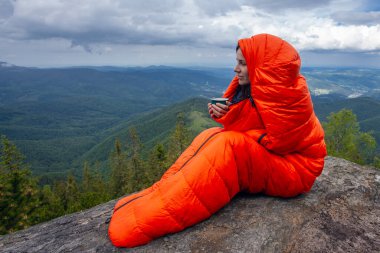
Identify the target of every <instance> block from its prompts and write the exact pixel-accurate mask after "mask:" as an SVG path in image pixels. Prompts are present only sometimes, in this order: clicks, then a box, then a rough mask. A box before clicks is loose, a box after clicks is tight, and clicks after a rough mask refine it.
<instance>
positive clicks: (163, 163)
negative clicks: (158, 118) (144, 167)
mask: <svg viewBox="0 0 380 253" xmlns="http://www.w3.org/2000/svg"><path fill="white" fill-rule="evenodd" d="M167 162H168V157H167V152H166V151H165V148H164V145H162V143H158V144H157V145H156V146H154V147H153V149H152V150H151V152H150V155H149V166H148V175H147V176H148V179H149V185H151V184H153V183H154V182H156V181H157V180H159V179H160V177H161V176H162V174H163V173H164V172H165V170H166V169H167V167H168V163H167Z"/></svg>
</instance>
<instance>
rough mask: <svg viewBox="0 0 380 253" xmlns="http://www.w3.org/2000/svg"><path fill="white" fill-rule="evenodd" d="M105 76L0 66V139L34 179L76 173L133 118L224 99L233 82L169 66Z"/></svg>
mask: <svg viewBox="0 0 380 253" xmlns="http://www.w3.org/2000/svg"><path fill="white" fill-rule="evenodd" d="M106 70H107V71H106ZM106 70H95V69H85V68H73V69H32V68H21V67H0V133H1V134H5V135H6V136H8V137H9V138H10V139H11V140H13V141H14V142H15V143H16V144H17V146H18V147H19V148H20V149H21V150H22V152H23V153H24V154H25V155H26V157H27V161H28V162H29V163H30V164H31V166H32V169H33V172H34V173H37V174H43V173H56V172H61V171H67V170H68V169H72V168H73V167H75V165H73V162H74V161H75V160H77V159H78V158H79V157H80V156H82V155H83V154H84V153H86V152H87V151H88V150H90V149H91V148H93V147H94V146H95V145H97V144H99V143H100V142H102V141H103V139H105V138H107V137H109V135H110V134H112V133H113V129H114V128H115V127H117V125H118V124H122V123H124V122H126V121H128V120H129V119H130V117H132V116H134V115H138V114H139V113H142V112H147V111H150V110H155V109H157V108H161V107H164V106H167V105H169V104H172V103H175V102H179V101H184V100H186V99H188V98H191V97H201V96H203V97H212V96H215V95H220V94H221V93H222V90H223V88H224V87H225V86H226V85H227V83H228V82H229V80H227V79H223V78H219V77H216V76H214V75H211V74H209V73H208V72H207V71H199V70H187V69H176V68H169V67H150V68H130V69H122V71H121V70H119V69H116V70H117V71H116V70H115V69H112V71H109V70H108V69H106ZM77 168H78V167H77Z"/></svg>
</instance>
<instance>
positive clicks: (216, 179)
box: [109, 34, 326, 247]
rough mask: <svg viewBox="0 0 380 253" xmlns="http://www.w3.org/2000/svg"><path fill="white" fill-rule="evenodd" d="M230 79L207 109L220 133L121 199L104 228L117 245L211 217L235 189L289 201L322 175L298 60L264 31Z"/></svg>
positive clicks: (244, 48) (242, 50) (245, 48)
mask: <svg viewBox="0 0 380 253" xmlns="http://www.w3.org/2000/svg"><path fill="white" fill-rule="evenodd" d="M236 58H237V66H236V67H235V69H234V70H235V72H236V76H235V77H234V79H233V80H232V82H231V84H230V85H229V87H228V88H227V90H226V92H225V94H224V97H226V98H228V99H229V101H230V102H229V103H228V104H227V105H222V104H217V105H211V104H209V105H208V108H209V113H210V115H211V117H212V118H214V119H215V120H216V121H217V122H219V123H221V124H222V125H223V128H219V127H216V128H211V129H208V130H205V131H203V132H202V133H201V134H199V135H198V136H197V137H196V138H195V139H194V141H193V142H192V144H191V145H190V146H189V147H188V148H187V149H186V150H185V152H184V153H183V154H181V156H180V157H179V158H178V160H177V161H176V162H175V163H174V164H173V165H172V166H171V167H170V168H169V169H168V171H166V172H165V174H164V175H163V176H162V178H161V180H160V181H158V182H157V183H155V184H154V185H152V186H151V187H150V188H148V189H145V190H143V191H141V192H139V193H136V194H133V195H130V196H127V197H125V198H122V199H121V200H119V201H118V202H117V204H116V206H115V209H114V213H113V216H112V219H111V222H110V226H109V237H110V239H111V241H112V243H113V244H114V245H115V246H118V247H134V246H138V245H142V244H146V243H148V242H149V241H151V240H152V239H154V238H157V237H160V236H162V235H165V234H168V233H174V232H178V231H180V230H183V229H184V228H186V227H189V226H191V225H194V224H195V223H197V222H199V221H202V220H204V219H206V218H208V217H210V216H211V215H212V214H213V213H215V212H216V211H217V210H219V209H220V208H221V207H223V206H224V205H226V204H227V203H228V202H229V201H230V200H231V199H232V198H233V197H234V196H235V195H236V194H237V193H238V192H240V191H245V192H250V193H258V192H262V193H265V194H268V195H271V196H280V197H292V196H296V195H298V194H301V193H304V192H308V191H309V190H310V189H311V187H312V185H313V183H314V181H315V179H316V177H317V176H319V175H320V173H321V171H322V169H323V165H324V157H325V156H326V148H325V143H324V139H323V138H324V135H323V130H322V127H321V125H320V123H319V121H318V119H317V117H316V116H315V114H314V111H313V105H312V102H311V98H310V93H309V91H308V88H307V85H306V81H305V79H304V77H303V76H302V75H301V74H300V73H299V70H300V64H301V61H300V58H299V55H298V53H297V51H296V50H295V49H294V48H293V47H292V46H291V45H290V44H288V43H287V42H286V41H284V40H282V39H280V38H278V37H276V36H273V35H269V34H259V35H256V36H253V37H251V38H246V39H241V40H239V42H238V48H237V52H236Z"/></svg>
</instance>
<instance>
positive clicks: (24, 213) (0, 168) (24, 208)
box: [0, 136, 40, 234]
mask: <svg viewBox="0 0 380 253" xmlns="http://www.w3.org/2000/svg"><path fill="white" fill-rule="evenodd" d="M39 204H40V203H39V198H38V188H37V183H36V180H35V178H33V177H32V175H31V171H30V170H29V168H28V167H27V165H26V164H25V162H24V157H23V156H22V154H21V153H20V151H19V150H18V149H17V148H16V146H15V145H14V144H13V143H11V142H10V141H9V140H8V139H7V138H6V137H5V136H2V137H1V149H0V220H1V222H0V234H5V233H8V232H13V231H16V230H19V229H23V228H26V227H28V226H30V225H32V224H33V223H35V221H36V220H37V219H38V218H37V216H36V209H37V208H38V206H39Z"/></svg>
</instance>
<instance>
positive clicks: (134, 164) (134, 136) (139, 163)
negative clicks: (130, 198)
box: [125, 128, 149, 193]
mask: <svg viewBox="0 0 380 253" xmlns="http://www.w3.org/2000/svg"><path fill="white" fill-rule="evenodd" d="M129 139H130V145H129V146H128V150H127V151H128V172H129V173H128V174H129V184H127V186H128V188H125V192H127V193H129V192H134V191H137V190H140V189H142V188H145V187H146V186H147V185H148V182H149V180H148V178H147V173H146V168H145V164H144V162H143V160H142V159H141V156H140V152H141V148H142V144H141V140H140V137H139V135H138V133H137V130H136V128H130V129H129Z"/></svg>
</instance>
